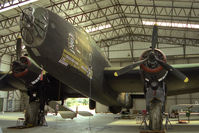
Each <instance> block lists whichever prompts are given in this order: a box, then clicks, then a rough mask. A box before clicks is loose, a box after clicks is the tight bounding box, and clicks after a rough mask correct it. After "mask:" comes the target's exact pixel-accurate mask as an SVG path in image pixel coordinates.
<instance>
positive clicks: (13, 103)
mask: <svg viewBox="0 0 199 133" xmlns="http://www.w3.org/2000/svg"><path fill="white" fill-rule="evenodd" d="M0 62H1V63H0V71H3V72H5V73H6V72H9V71H10V63H11V56H10V55H7V54H5V55H3V56H2V57H1V59H0ZM0 99H1V101H3V106H2V107H0V111H19V110H21V104H20V99H21V94H20V91H18V90H16V91H0ZM0 106H1V105H0Z"/></svg>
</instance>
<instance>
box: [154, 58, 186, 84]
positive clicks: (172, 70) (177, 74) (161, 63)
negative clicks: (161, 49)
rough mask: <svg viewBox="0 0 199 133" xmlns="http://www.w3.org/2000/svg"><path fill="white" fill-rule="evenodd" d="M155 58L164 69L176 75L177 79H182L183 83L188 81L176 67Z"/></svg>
mask: <svg viewBox="0 0 199 133" xmlns="http://www.w3.org/2000/svg"><path fill="white" fill-rule="evenodd" d="M156 60H157V61H158V63H159V64H160V65H161V66H162V67H164V68H165V69H166V70H168V71H170V72H171V73H172V74H173V75H175V76H176V77H178V78H179V79H181V80H183V81H184V82H185V83H187V82H189V78H188V77H187V76H186V75H184V74H183V73H182V72H180V71H179V70H178V69H175V68H173V67H172V66H170V65H169V64H167V63H165V62H163V61H161V60H159V59H157V58H156Z"/></svg>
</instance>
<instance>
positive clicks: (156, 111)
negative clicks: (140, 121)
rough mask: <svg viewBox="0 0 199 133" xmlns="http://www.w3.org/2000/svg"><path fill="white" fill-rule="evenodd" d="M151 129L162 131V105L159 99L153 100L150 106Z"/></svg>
mask: <svg viewBox="0 0 199 133" xmlns="http://www.w3.org/2000/svg"><path fill="white" fill-rule="evenodd" d="M149 128H150V129H151V130H161V129H162V103H161V101H159V100H157V99H154V100H152V101H151V104H150V110H149Z"/></svg>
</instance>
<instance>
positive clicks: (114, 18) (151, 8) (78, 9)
mask: <svg viewBox="0 0 199 133" xmlns="http://www.w3.org/2000/svg"><path fill="white" fill-rule="evenodd" d="M28 5H38V6H41V7H45V8H47V9H49V10H51V11H53V12H54V13H56V14H58V15H59V16H61V17H62V18H64V19H65V20H66V21H69V22H70V23H72V24H73V25H75V26H77V27H79V26H80V27H83V29H85V31H86V32H88V34H90V35H91V36H92V38H93V39H94V40H95V42H96V44H97V45H98V46H99V47H100V48H101V50H102V51H103V52H104V54H105V55H106V57H107V58H108V59H109V60H110V62H111V64H112V65H113V66H115V67H123V66H126V65H128V64H131V63H132V62H135V61H137V60H138V59H139V57H140V55H141V54H142V52H143V51H145V50H147V49H148V48H149V47H150V45H151V41H152V38H151V35H152V29H153V25H154V24H155V23H157V25H158V26H159V31H158V46H157V47H158V48H159V49H160V50H162V51H163V52H164V53H165V54H166V56H167V60H168V63H169V64H189V63H198V62H199V1H198V0H150V1H149V0H125V1H124V0H42V1H41V0H2V1H0V60H1V64H0V70H1V71H5V72H8V71H9V70H10V67H11V62H12V61H13V60H14V59H15V58H16V52H15V51H16V47H15V44H16V39H17V37H18V36H20V28H19V25H20V23H19V20H20V13H21V9H23V8H25V7H27V6H28ZM23 53H26V51H25V49H24V47H23ZM198 95H199V93H193V94H185V95H177V96H170V97H168V99H167V109H166V110H168V109H169V107H170V106H171V105H173V104H195V103H196V104H197V103H198V101H199V97H198ZM24 97H25V96H24V95H23V94H21V93H20V92H19V91H9V92H2V91H1V92H0V111H21V110H22V109H23V107H24V100H23V99H24ZM133 102H134V107H133V109H135V110H143V109H144V108H145V100H144V99H135V100H134V101H133ZM99 107H100V108H98V109H99V110H98V111H99V112H106V107H102V106H101V105H99Z"/></svg>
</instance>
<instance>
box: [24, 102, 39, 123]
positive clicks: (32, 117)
mask: <svg viewBox="0 0 199 133" xmlns="http://www.w3.org/2000/svg"><path fill="white" fill-rule="evenodd" d="M39 110H40V103H38V102H31V103H30V104H29V105H28V106H27V107H26V112H25V122H24V125H27V126H38V119H39V118H38V116H39Z"/></svg>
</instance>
